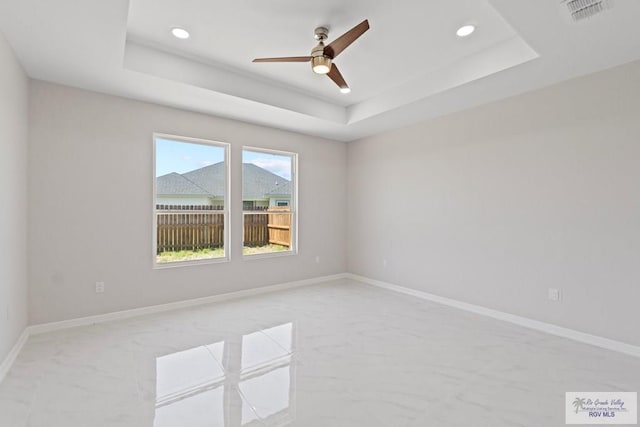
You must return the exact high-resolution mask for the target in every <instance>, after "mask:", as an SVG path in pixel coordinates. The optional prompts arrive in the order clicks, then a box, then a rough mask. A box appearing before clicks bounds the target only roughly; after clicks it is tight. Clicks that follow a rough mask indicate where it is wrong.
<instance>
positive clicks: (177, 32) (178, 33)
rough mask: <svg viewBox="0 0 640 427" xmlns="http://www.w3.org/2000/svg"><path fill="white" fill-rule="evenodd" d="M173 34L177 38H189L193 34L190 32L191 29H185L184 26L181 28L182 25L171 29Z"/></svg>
mask: <svg viewBox="0 0 640 427" xmlns="http://www.w3.org/2000/svg"><path fill="white" fill-rule="evenodd" d="M171 34H173V36H174V37H175V38H177V39H182V40H185V39H188V38H189V37H190V36H191V35H190V34H189V31H187V30H185V29H184V28H180V27H174V28H172V29H171Z"/></svg>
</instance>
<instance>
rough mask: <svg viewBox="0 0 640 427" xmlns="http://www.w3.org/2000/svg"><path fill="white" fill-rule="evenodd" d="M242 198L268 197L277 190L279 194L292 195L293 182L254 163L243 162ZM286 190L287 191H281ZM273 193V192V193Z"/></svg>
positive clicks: (256, 198)
mask: <svg viewBox="0 0 640 427" xmlns="http://www.w3.org/2000/svg"><path fill="white" fill-rule="evenodd" d="M242 177H243V179H242V198H243V199H244V200H258V199H266V198H268V197H269V196H270V195H273V194H276V193H273V192H274V191H277V194H278V195H291V182H290V181H288V180H286V179H284V178H283V177H281V176H278V175H276V174H274V173H272V172H269V171H268V170H266V169H262V168H261V167H260V166H256V165H254V164H253V163H243V164H242ZM285 187H286V188H285ZM281 191H286V193H281ZM272 193H273V194H272Z"/></svg>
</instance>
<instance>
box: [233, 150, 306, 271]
mask: <svg viewBox="0 0 640 427" xmlns="http://www.w3.org/2000/svg"><path fill="white" fill-rule="evenodd" d="M244 151H253V152H258V153H265V154H275V155H277V156H289V157H291V186H292V188H291V201H290V202H289V207H290V209H291V248H290V249H289V250H288V251H281V252H268V253H263V254H252V255H245V254H244V253H243V254H242V259H243V260H246V261H248V260H254V259H263V258H275V257H286V256H295V255H298V153H294V152H292V151H283V150H274V149H270V148H263V147H252V146H248V145H243V146H242V153H244ZM240 163H241V164H244V158H243V159H242V161H241V162H240ZM242 180H243V181H244V174H243V176H242ZM242 185H244V184H242ZM242 196H243V200H244V194H243V195H242ZM247 212H248V211H247ZM244 214H245V210H244V206H243V209H242V241H241V242H240V243H241V244H242V247H243V248H244Z"/></svg>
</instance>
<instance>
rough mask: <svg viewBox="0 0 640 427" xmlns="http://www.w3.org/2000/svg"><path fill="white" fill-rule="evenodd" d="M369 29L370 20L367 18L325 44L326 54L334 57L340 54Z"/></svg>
mask: <svg viewBox="0 0 640 427" xmlns="http://www.w3.org/2000/svg"><path fill="white" fill-rule="evenodd" d="M368 29H369V21H368V20H366V19H365V20H364V21H362V22H361V23H359V24H358V25H356V26H355V27H353V28H352V29H350V30H349V31H347V32H346V33H344V34H343V35H341V36H340V37H338V38H337V39H335V40H334V41H332V42H331V43H329V44H328V45H327V46H325V48H324V54H325V55H327V56H328V57H330V58H332V59H334V58H335V57H336V56H338V55H340V52H342V51H343V50H345V49H346V48H347V47H349V45H350V44H351V43H353V42H354V41H356V40H357V39H358V37H360V36H361V35H363V34H364V33H365V31H367V30H368Z"/></svg>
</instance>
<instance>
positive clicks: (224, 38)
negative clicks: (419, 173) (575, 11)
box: [0, 0, 640, 141]
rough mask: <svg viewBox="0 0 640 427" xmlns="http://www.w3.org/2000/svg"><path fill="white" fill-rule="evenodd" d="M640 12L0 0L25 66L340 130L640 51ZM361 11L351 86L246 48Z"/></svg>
mask: <svg viewBox="0 0 640 427" xmlns="http://www.w3.org/2000/svg"><path fill="white" fill-rule="evenodd" d="M611 1H613V0H611ZM637 17H640V2H638V1H637V0H616V1H615V3H614V7H613V8H612V9H611V10H608V11H606V12H603V13H602V14H600V15H598V16H595V17H593V18H591V19H589V20H587V21H581V22H578V23H574V22H572V21H571V19H570V18H569V16H568V13H567V10H566V6H565V5H563V4H561V2H560V0H536V1H535V2H532V1H525V0H489V1H487V0H430V1H409V0H396V1H375V2H371V1H366V0H352V1H349V2H344V1H343V0H340V1H339V0H324V1H322V2H313V3H311V2H301V1H295V0H271V1H269V2H264V1H256V0H236V1H233V2H222V1H217V0H130V1H129V0H109V1H103V0H83V1H77V0H56V1H53V2H52V1H45V0H14V1H8V0H0V30H1V31H2V32H3V33H4V35H5V36H6V37H7V39H8V40H9V42H10V43H11V45H12V46H13V48H14V49H15V51H16V53H17V55H18V57H19V59H20V60H21V62H22V63H23V65H24V66H25V69H26V70H27V73H28V74H29V75H30V76H31V77H33V78H36V79H42V80H48V81H53V82H57V83H62V84H67V85H70V86H76V87H81V88H85V89H90V90H96V91H100V92H105V93H112V94H115V95H120V96H125V97H130V98H135V99H142V100H146V101H151V102H157V103H161V104H166V105H170V106H175V107H179V108H186V109H189V110H194V111H199V112H204V113H209V114H214V115H218V116H224V117H230V118H234V119H239V120H244V121H248V122H254V123H259V124H265V125H269V126H273V127H278V128H283V129H288V130H293V131H298V132H302V133H307V134H312V135H319V136H325V137H328V138H333V139H338V140H344V141H348V140H352V139H357V138H360V137H363V136H367V135H371V134H374V133H379V132H383V131H386V130H389V129H393V128H396V127H399V126H403V125H406V124H410V123H413V122H415V121H418V120H424V119H428V118H432V117H437V116H440V115H443V114H447V113H450V112H453V111H459V110H462V109H466V108H470V107H473V106H477V105H481V104H483V103H486V102H490V101H493V100H497V99H500V98H504V97H507V96H511V95H515V94H518V93H522V92H525V91H529V90H532V89H536V88H539V87H543V86H546V85H549V84H553V83H556V82H559V81H562V80H566V79H568V78H572V77H575V76H579V75H584V74H589V73H592V72H595V71H598V70H601V69H604V68H609V67H612V66H615V65H618V64H622V63H625V62H629V61H633V60H636V59H639V58H640V27H639V26H638V25H637V23H636V22H635V21H636V19H635V18H637ZM365 18H366V19H368V20H369V22H370V25H371V29H370V30H369V31H368V32H366V33H365V34H364V35H363V36H362V37H361V38H360V39H359V40H357V41H356V42H355V43H354V44H353V45H352V46H350V47H349V48H348V49H347V50H345V51H344V52H343V53H342V54H341V55H340V56H339V57H338V58H337V59H336V63H337V64H338V65H339V67H340V70H341V72H342V74H343V75H344V77H345V79H346V80H347V82H348V83H349V85H350V87H351V89H352V92H351V93H350V94H347V95H344V94H341V93H340V92H339V90H338V87H337V86H336V85H335V84H334V83H333V82H332V81H331V80H329V79H328V78H327V77H326V76H319V75H315V74H314V73H313V72H312V71H311V67H310V65H309V64H306V63H260V64H256V63H252V62H251V60H252V59H253V58H255V57H269V56H303V55H308V54H309V52H310V50H311V48H312V47H313V46H314V45H315V44H316V41H315V40H314V38H313V30H314V28H315V27H317V26H321V25H322V26H327V27H329V29H330V32H329V40H328V42H331V40H332V39H334V38H335V37H338V36H339V35H341V34H342V33H344V32H345V31H347V30H348V29H350V28H351V27H353V26H354V25H356V24H358V23H359V22H361V21H362V20H363V19H365ZM466 23H473V24H476V25H477V31H476V32H475V33H474V34H473V35H472V36H470V37H468V38H464V39H462V38H458V37H457V36H456V35H455V31H456V29H457V28H458V27H459V26H461V25H463V24H466ZM175 26H181V27H184V28H187V29H188V30H189V31H190V32H191V35H192V37H191V38H190V39H188V40H178V39H175V38H174V37H173V36H171V34H170V32H169V30H170V29H171V28H172V27H175Z"/></svg>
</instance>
